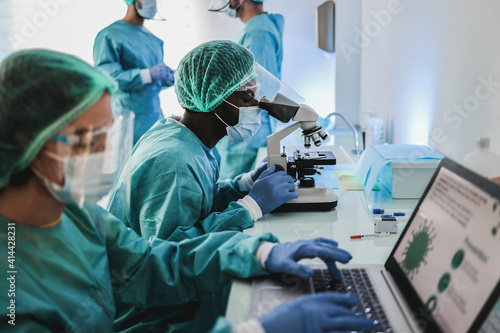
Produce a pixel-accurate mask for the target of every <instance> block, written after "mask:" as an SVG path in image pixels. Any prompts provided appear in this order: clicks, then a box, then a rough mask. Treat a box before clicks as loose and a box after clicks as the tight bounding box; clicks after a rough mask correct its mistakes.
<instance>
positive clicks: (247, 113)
mask: <svg viewBox="0 0 500 333" xmlns="http://www.w3.org/2000/svg"><path fill="white" fill-rule="evenodd" d="M224 102H226V103H227V104H229V105H231V106H232V107H234V108H237V109H239V110H240V112H239V116H238V123H237V124H236V125H234V126H229V125H228V124H226V123H225V122H224V120H222V119H221V117H219V115H218V114H217V113H216V114H215V115H216V116H217V118H219V120H220V121H221V122H222V123H223V124H224V125H226V132H227V136H228V138H229V142H231V143H234V142H243V141H246V140H248V139H250V138H251V137H252V136H253V135H254V134H255V132H257V130H258V129H259V128H260V114H261V109H260V108H259V107H258V106H244V107H237V106H236V105H234V104H231V103H229V102H228V101H224Z"/></svg>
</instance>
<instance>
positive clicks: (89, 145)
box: [33, 111, 134, 208]
mask: <svg viewBox="0 0 500 333" xmlns="http://www.w3.org/2000/svg"><path fill="white" fill-rule="evenodd" d="M133 123H134V114H133V113H132V112H130V111H120V112H119V113H117V114H115V115H114V117H113V119H111V120H105V121H103V122H102V123H101V124H99V126H90V127H86V128H72V127H67V128H65V129H64V132H60V133H58V134H56V135H55V136H54V138H53V142H50V146H51V149H50V150H48V149H45V150H43V151H42V152H41V153H42V154H44V155H46V156H47V157H49V159H46V160H48V161H50V162H51V163H50V162H49V163H50V165H48V166H47V167H45V168H44V170H41V169H38V168H37V169H34V170H33V171H34V172H35V174H36V175H38V176H39V178H41V179H42V181H43V182H44V184H45V186H46V187H47V189H48V190H49V192H50V193H51V194H52V195H53V196H54V197H55V198H56V199H57V200H59V201H61V202H64V203H75V204H76V205H78V206H79V207H80V208H81V207H83V205H84V203H88V204H95V203H98V202H100V201H102V200H103V199H104V200H105V197H106V196H107V195H108V193H109V191H110V190H111V188H112V187H113V185H114V183H115V180H116V179H117V177H119V176H120V177H122V178H124V179H126V180H127V184H130V172H129V171H128V170H126V168H123V166H124V165H125V161H126V160H127V159H128V157H129V156H130V154H131V151H132V142H133ZM52 147H55V149H52ZM127 187H128V188H124V189H123V190H124V191H127V190H128V191H129V192H130V185H128V186H127ZM128 194H129V193H124V194H123V195H124V197H127V198H130V196H129V195H128ZM127 203H129V199H128V200H127ZM102 205H104V204H102Z"/></svg>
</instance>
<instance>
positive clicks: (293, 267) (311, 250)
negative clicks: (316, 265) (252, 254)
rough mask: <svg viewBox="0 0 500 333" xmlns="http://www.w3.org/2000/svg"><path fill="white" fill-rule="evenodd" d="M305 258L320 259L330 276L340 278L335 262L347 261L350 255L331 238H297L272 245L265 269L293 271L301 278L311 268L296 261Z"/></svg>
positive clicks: (309, 274)
mask: <svg viewBox="0 0 500 333" xmlns="http://www.w3.org/2000/svg"><path fill="white" fill-rule="evenodd" d="M306 258H320V259H322V260H323V261H324V262H325V264H326V266H327V267H328V270H329V271H330V273H331V274H332V276H333V277H334V278H335V279H337V280H340V279H341V278H342V275H341V274H340V271H339V269H338V268H337V265H336V264H335V263H336V262H337V261H340V262H342V263H347V262H349V260H351V258H352V256H351V254H350V253H349V252H347V251H346V250H342V249H340V248H339V247H338V243H337V242H336V241H333V240H331V239H327V238H315V239H310V240H298V241H295V242H292V243H282V244H278V245H276V246H274V247H273V249H272V250H271V252H270V253H269V257H268V258H267V261H266V269H267V270H268V271H269V272H271V273H293V274H296V275H298V276H300V277H303V278H307V277H311V276H313V270H312V269H311V268H309V267H307V266H304V265H301V264H299V263H298V262H297V261H299V260H301V259H306Z"/></svg>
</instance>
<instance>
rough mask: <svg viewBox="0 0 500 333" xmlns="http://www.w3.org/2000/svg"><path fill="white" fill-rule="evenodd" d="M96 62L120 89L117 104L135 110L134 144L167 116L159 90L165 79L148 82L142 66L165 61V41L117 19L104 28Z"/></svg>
mask: <svg viewBox="0 0 500 333" xmlns="http://www.w3.org/2000/svg"><path fill="white" fill-rule="evenodd" d="M93 56H94V65H95V66H96V67H98V68H100V69H102V70H103V71H105V72H107V73H108V74H110V75H111V76H112V77H113V78H114V79H115V80H116V81H117V82H118V84H119V87H120V91H119V92H118V93H117V94H115V95H114V96H113V102H114V103H115V106H117V107H119V108H124V109H127V110H130V111H133V112H134V113H135V123H134V143H136V142H137V141H138V140H139V138H140V137H141V136H142V135H143V134H144V133H146V131H147V130H148V129H150V128H151V126H153V125H154V123H155V122H156V121H158V120H159V119H162V118H163V114H162V111H161V107H160V97H159V93H160V91H161V89H162V88H166V87H168V84H167V83H165V82H163V83H161V82H153V83H149V84H146V85H144V84H143V83H142V78H141V73H140V71H141V69H147V68H151V67H153V66H155V65H158V64H161V63H163V41H162V40H161V39H159V38H158V37H156V36H155V35H153V34H152V33H151V32H150V31H149V30H148V29H146V28H145V27H141V26H135V25H131V24H128V23H126V22H124V21H121V20H120V21H116V22H114V23H113V24H111V25H109V26H108V27H106V28H104V29H103V30H102V31H100V32H99V34H98V35H97V37H96V39H95V42H94V52H93Z"/></svg>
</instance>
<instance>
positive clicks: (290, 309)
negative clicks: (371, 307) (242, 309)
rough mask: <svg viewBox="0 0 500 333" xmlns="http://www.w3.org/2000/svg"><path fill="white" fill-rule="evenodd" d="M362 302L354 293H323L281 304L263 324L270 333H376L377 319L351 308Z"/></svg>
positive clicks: (264, 318) (265, 316) (268, 314)
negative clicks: (359, 301) (351, 332)
mask: <svg viewBox="0 0 500 333" xmlns="http://www.w3.org/2000/svg"><path fill="white" fill-rule="evenodd" d="M357 303H358V299H357V297H356V296H354V295H352V294H339V293H335V292H323V293H317V294H312V295H305V296H301V297H298V298H297V299H295V300H293V301H291V302H286V303H283V304H280V305H279V306H277V307H276V308H275V309H273V310H272V311H271V312H269V313H267V314H265V315H264V316H262V317H261V318H259V321H260V323H261V325H262V327H263V328H264V330H265V331H266V333H273V332H287V333H295V332H297V333H299V332H300V333H322V332H333V331H335V332H337V331H358V330H364V329H366V330H373V329H375V327H376V322H375V321H374V320H368V319H366V318H364V317H363V316H362V315H361V314H359V313H355V312H353V311H352V310H351V309H350V308H351V307H353V306H354V305H356V304H357Z"/></svg>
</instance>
